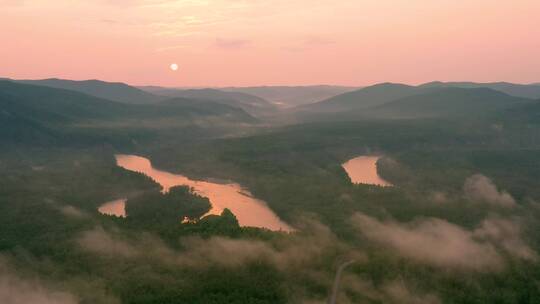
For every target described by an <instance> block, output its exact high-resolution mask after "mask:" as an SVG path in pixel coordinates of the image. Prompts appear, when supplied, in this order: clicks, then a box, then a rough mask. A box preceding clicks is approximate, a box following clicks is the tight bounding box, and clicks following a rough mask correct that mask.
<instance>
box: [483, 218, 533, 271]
mask: <svg viewBox="0 0 540 304" xmlns="http://www.w3.org/2000/svg"><path fill="white" fill-rule="evenodd" d="M474 236H475V237H476V238H480V239H486V240H489V241H491V242H492V243H493V244H495V245H496V246H500V247H501V248H502V249H503V250H505V251H506V252H507V253H508V254H510V255H512V256H515V257H517V258H521V259H524V260H531V261H536V260H537V259H538V254H537V253H536V252H535V251H534V250H532V249H531V248H530V247H529V246H528V245H527V244H526V243H525V242H524V241H523V240H522V238H521V225H520V224H519V222H517V221H511V220H508V219H503V218H500V217H491V218H488V219H486V220H484V221H483V222H482V223H481V225H480V227H479V228H477V229H476V230H475V231H474Z"/></svg>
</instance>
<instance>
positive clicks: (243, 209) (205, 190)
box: [116, 155, 293, 231]
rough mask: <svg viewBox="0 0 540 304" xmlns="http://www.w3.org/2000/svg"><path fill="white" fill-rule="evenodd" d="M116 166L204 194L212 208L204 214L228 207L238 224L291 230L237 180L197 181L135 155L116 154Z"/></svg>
mask: <svg viewBox="0 0 540 304" xmlns="http://www.w3.org/2000/svg"><path fill="white" fill-rule="evenodd" d="M116 163H117V165H118V166H120V167H122V168H124V169H127V170H130V171H134V172H140V173H143V174H145V175H147V176H148V177H150V178H152V179H153V180H154V181H156V182H157V183H158V184H160V185H161V186H162V187H163V192H168V191H169V189H170V188H171V187H174V186H181V185H184V186H189V187H191V188H193V189H194V190H195V193H197V194H199V195H201V196H204V197H207V198H208V199H209V200H210V203H211V205H212V208H211V209H210V211H209V212H208V213H207V214H206V215H209V214H216V215H219V214H221V212H222V211H223V209H225V208H228V209H230V210H231V211H232V213H234V215H235V216H236V218H237V219H238V222H239V224H240V225H241V226H250V227H261V228H267V229H270V230H283V231H291V230H293V229H292V228H291V227H290V226H289V225H288V224H286V223H285V222H283V221H281V220H280V219H279V217H278V216H277V215H276V214H275V213H274V212H273V211H272V210H270V208H268V206H267V205H266V203H265V202H264V201H262V200H259V199H256V198H254V197H253V196H252V195H251V193H250V192H249V191H248V190H246V189H244V188H242V187H241V186H240V185H239V184H237V183H214V182H210V181H196V180H191V179H189V178H187V177H186V176H183V175H181V174H173V173H169V172H166V171H162V170H158V169H156V168H154V167H152V164H151V163H150V161H149V160H148V159H146V158H144V157H140V156H135V155H116ZM206 215H205V216H206Z"/></svg>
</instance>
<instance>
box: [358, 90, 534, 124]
mask: <svg viewBox="0 0 540 304" xmlns="http://www.w3.org/2000/svg"><path fill="white" fill-rule="evenodd" d="M531 102H534V101H532V100H530V99H526V98H521V97H515V96H510V95H508V94H505V93H502V92H499V91H496V90H492V89H487V88H472V89H465V88H442V89H438V90H435V91H430V92H426V93H423V94H419V95H414V96H408V97H403V98H399V99H397V100H394V101H391V102H388V103H385V104H383V105H379V106H376V107H372V108H369V109H366V110H365V111H364V113H363V115H366V116H368V117H371V118H373V117H377V118H434V117H483V116H486V115H489V114H492V113H494V112H496V111H500V110H502V109H508V108H511V107H514V106H517V105H521V104H527V103H531Z"/></svg>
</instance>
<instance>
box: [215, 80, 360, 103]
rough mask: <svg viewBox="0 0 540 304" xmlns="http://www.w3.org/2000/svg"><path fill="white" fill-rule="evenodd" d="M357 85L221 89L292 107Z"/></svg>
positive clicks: (326, 97)
mask: <svg viewBox="0 0 540 304" xmlns="http://www.w3.org/2000/svg"><path fill="white" fill-rule="evenodd" d="M356 89H358V88H357V87H344V86H330V85H316V86H262V87H228V88H221V90H224V91H229V92H241V93H247V94H251V95H255V96H258V97H261V98H264V99H266V100H268V101H270V102H272V103H274V104H275V105H278V106H280V107H294V106H298V105H302V104H310V103H315V102H318V101H321V100H325V99H328V98H330V97H333V96H336V95H339V94H343V93H345V92H349V91H353V90H356Z"/></svg>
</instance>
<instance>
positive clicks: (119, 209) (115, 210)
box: [98, 198, 127, 217]
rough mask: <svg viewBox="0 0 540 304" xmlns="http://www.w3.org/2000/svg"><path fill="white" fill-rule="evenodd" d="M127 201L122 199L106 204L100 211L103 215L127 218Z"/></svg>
mask: <svg viewBox="0 0 540 304" xmlns="http://www.w3.org/2000/svg"><path fill="white" fill-rule="evenodd" d="M126 201H127V199H124V198H121V199H117V200H114V201H110V202H106V203H105V204H103V205H101V206H100V207H99V208H98V211H99V213H101V214H106V215H114V216H118V217H126Z"/></svg>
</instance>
